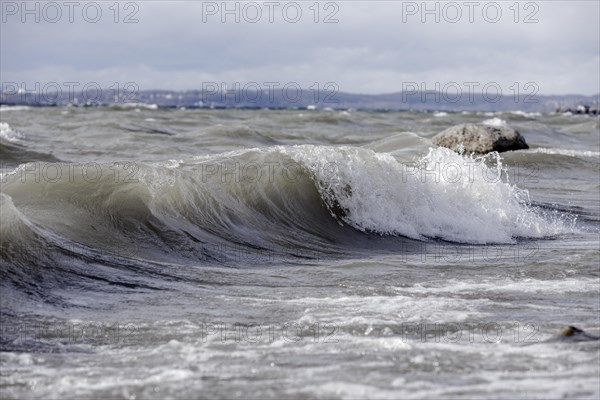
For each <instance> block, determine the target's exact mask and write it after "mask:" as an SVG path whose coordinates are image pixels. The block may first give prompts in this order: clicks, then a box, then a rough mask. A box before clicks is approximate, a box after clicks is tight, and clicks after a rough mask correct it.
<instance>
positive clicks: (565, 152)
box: [526, 147, 600, 158]
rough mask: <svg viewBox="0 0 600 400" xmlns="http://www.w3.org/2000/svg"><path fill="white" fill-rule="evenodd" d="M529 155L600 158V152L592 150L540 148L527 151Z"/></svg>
mask: <svg viewBox="0 0 600 400" xmlns="http://www.w3.org/2000/svg"><path fill="white" fill-rule="evenodd" d="M526 151H527V152H528V153H541V154H557V155H561V156H570V157H592V158H598V157H600V151H591V150H571V149H548V148H544V147H539V148H537V149H530V150H526Z"/></svg>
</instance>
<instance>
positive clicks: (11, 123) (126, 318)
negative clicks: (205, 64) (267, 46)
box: [0, 107, 600, 399]
mask: <svg viewBox="0 0 600 400" xmlns="http://www.w3.org/2000/svg"><path fill="white" fill-rule="evenodd" d="M0 117H1V124H2V125H1V129H2V132H1V138H0V156H1V157H2V183H1V194H0V200H1V203H0V204H1V207H2V208H1V211H2V215H1V216H2V219H1V223H0V234H1V244H0V248H1V250H2V255H1V257H0V262H1V263H2V266H1V269H0V273H1V279H2V282H1V301H0V305H1V310H0V311H1V316H2V330H1V336H0V345H1V350H2V353H0V363H1V364H0V365H1V374H0V391H1V394H2V397H3V398H214V397H217V398H280V397H282V396H287V397H293V398H367V397H368V398H427V399H430V398H506V399H513V398H597V397H598V396H599V395H600V387H599V382H600V381H599V373H600V367H599V359H600V346H599V341H597V340H596V341H572V340H555V336H556V335H557V334H558V332H559V331H560V329H561V328H562V327H563V326H565V325H575V326H578V327H580V328H583V329H585V330H587V331H588V332H590V333H592V334H598V332H599V330H600V320H599V318H600V316H599V315H600V314H599V310H600V279H599V278H600V271H599V261H600V249H599V236H598V235H599V229H598V228H599V221H600V178H599V172H600V131H599V121H598V118H597V117H596V118H594V117H589V116H578V115H573V116H569V115H559V114H548V115H547V114H544V115H538V114H525V113H498V114H483V113H480V114H477V113H456V114H452V113H449V114H439V113H436V114H434V113H409V112H361V111H352V110H351V111H333V110H315V111H308V110H286V111H274V110H197V109H195V110H178V109H168V110H164V109H152V108H148V107H145V108H144V107H140V108H135V107H130V108H124V107H120V108H106V107H104V108H103V107H98V108H74V107H49V108H19V107H12V108H11V107H5V108H2V111H1V114H0ZM483 121H487V123H491V124H502V123H506V124H507V125H509V126H510V127H513V128H516V129H517V130H519V131H520V132H521V133H522V134H523V135H524V136H525V138H526V140H527V141H528V143H529V145H530V147H531V148H530V150H525V151H516V152H509V153H503V154H501V155H500V157H501V159H500V158H497V157H494V156H488V157H486V158H484V159H477V158H473V157H469V156H461V155H458V154H456V153H452V152H451V151H447V150H444V149H436V148H434V146H433V145H432V144H431V140H430V138H431V137H432V136H433V135H434V134H436V133H438V132H439V131H441V130H443V129H445V128H446V127H449V126H452V125H454V124H457V123H464V122H474V123H481V122H483Z"/></svg>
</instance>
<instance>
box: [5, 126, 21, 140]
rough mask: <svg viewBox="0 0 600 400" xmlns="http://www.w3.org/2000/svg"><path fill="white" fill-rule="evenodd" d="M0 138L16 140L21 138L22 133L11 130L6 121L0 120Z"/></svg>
mask: <svg viewBox="0 0 600 400" xmlns="http://www.w3.org/2000/svg"><path fill="white" fill-rule="evenodd" d="M0 138H2V139H5V140H8V141H9V142H18V141H19V139H21V138H22V135H21V134H20V133H19V132H17V131H15V130H13V129H12V128H11V127H10V125H8V122H0Z"/></svg>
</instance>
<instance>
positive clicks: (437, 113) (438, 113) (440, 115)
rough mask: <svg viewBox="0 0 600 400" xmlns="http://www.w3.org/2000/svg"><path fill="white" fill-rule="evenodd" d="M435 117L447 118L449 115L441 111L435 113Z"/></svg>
mask: <svg viewBox="0 0 600 400" xmlns="http://www.w3.org/2000/svg"><path fill="white" fill-rule="evenodd" d="M433 116H434V117H437V118H441V117H447V116H448V113H447V112H443V111H440V112H434V113H433Z"/></svg>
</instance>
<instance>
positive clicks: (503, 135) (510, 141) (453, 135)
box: [432, 124, 529, 154]
mask: <svg viewBox="0 0 600 400" xmlns="http://www.w3.org/2000/svg"><path fill="white" fill-rule="evenodd" d="M432 140H433V143H434V144H435V145H437V146H441V147H447V148H449V149H452V150H454V151H457V152H460V151H461V150H463V149H464V152H465V153H467V154H469V153H477V154H486V153H489V152H492V151H497V152H503V151H510V150H521V149H528V148H529V146H528V145H527V142H525V138H524V137H523V136H521V134H520V133H519V132H517V131H516V130H514V129H512V128H508V127H506V126H489V125H477V124H461V125H455V126H451V127H450V128H448V129H446V130H443V131H442V132H440V133H438V134H437V135H435V136H434V137H433V139H432Z"/></svg>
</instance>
